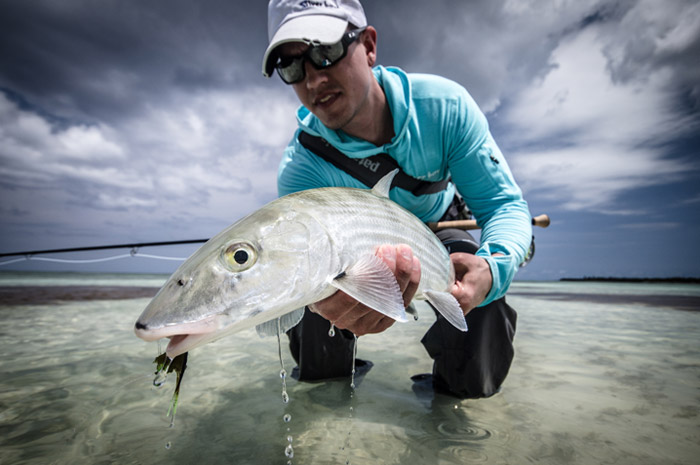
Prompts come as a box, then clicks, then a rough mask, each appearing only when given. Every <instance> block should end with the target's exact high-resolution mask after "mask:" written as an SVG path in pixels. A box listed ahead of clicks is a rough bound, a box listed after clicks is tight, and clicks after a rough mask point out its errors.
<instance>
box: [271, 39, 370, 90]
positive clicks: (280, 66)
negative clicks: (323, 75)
mask: <svg viewBox="0 0 700 465" xmlns="http://www.w3.org/2000/svg"><path fill="white" fill-rule="evenodd" d="M364 30H365V28H362V29H353V30H352V31H348V32H346V33H345V35H343V37H342V38H341V39H340V40H339V41H338V42H336V43H334V44H330V45H311V46H310V47H309V48H307V49H306V51H304V53H302V54H301V55H299V56H295V57H284V56H281V57H277V63H276V64H275V68H277V74H279V75H280V77H281V78H282V80H283V81H284V82H285V83H287V84H296V83H297V82H301V81H302V80H303V79H304V78H305V77H306V72H305V70H304V62H305V61H306V60H309V63H311V65H312V66H313V67H314V68H316V69H325V68H330V67H331V66H333V65H334V64H336V63H338V62H339V61H340V60H342V59H343V58H345V56H346V55H347V54H348V47H350V44H352V43H353V42H355V41H356V40H357V39H358V37H360V34H362V31H364Z"/></svg>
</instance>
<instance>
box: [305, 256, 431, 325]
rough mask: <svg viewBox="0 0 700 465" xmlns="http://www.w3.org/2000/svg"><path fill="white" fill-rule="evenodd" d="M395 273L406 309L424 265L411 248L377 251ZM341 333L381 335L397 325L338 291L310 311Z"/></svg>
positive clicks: (313, 306) (312, 306) (311, 307)
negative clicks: (331, 323)
mask: <svg viewBox="0 0 700 465" xmlns="http://www.w3.org/2000/svg"><path fill="white" fill-rule="evenodd" d="M375 253H376V255H377V256H378V257H379V258H381V259H382V261H383V262H384V263H385V264H386V266H387V267H388V268H389V269H390V270H391V272H392V273H394V275H395V277H396V282H397V283H398V285H399V289H400V291H401V294H402V297H403V305H404V307H406V306H408V304H409V303H410V302H411V300H412V299H413V296H414V295H415V294H416V291H417V290H418V286H419V284H420V275H421V269H420V262H419V261H418V259H417V258H416V257H414V255H413V251H412V250H411V248H410V247H409V246H408V245H405V244H401V245H398V246H393V245H382V246H380V247H378V248H377V250H376V251H375ZM309 308H310V309H311V311H313V312H316V313H318V314H319V315H321V316H322V317H324V318H325V319H327V320H329V321H331V322H333V324H334V325H335V326H336V327H337V328H340V329H348V330H350V331H352V332H353V333H354V334H355V335H357V336H361V335H364V334H371V333H380V332H382V331H384V330H386V329H388V328H389V327H391V326H392V325H393V324H394V322H395V321H394V320H393V319H392V318H389V317H387V316H385V315H383V314H381V313H379V312H377V311H375V310H373V309H371V308H369V307H367V306H365V305H363V304H361V303H359V302H358V301H356V300H355V299H353V298H352V297H350V296H349V295H347V294H345V293H344V292H342V291H338V292H336V293H335V294H333V295H332V296H330V297H327V298H326V299H323V300H321V301H320V302H317V303H315V304H313V305H311V306H310V307H309Z"/></svg>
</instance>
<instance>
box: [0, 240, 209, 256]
mask: <svg viewBox="0 0 700 465" xmlns="http://www.w3.org/2000/svg"><path fill="white" fill-rule="evenodd" d="M208 240H209V239H190V240H186V241H166V242H135V243H132V244H114V245H96V246H92V247H73V248H69V249H48V250H29V251H25V252H10V253H0V257H17V256H27V255H29V256H31V255H43V254H49V253H64V252H87V251H90V250H108V249H138V248H140V247H159V246H163V245H182V244H201V243H203V242H206V241H208Z"/></svg>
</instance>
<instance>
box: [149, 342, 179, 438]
mask: <svg viewBox="0 0 700 465" xmlns="http://www.w3.org/2000/svg"><path fill="white" fill-rule="evenodd" d="M153 363H155V364H156V372H155V375H156V377H155V379H154V380H153V385H154V386H162V385H163V383H164V382H165V377H166V376H167V374H168V373H172V372H173V371H174V372H175V374H176V375H177V379H176V381H175V392H174V393H173V399H172V403H171V404H170V408H169V409H168V414H167V415H168V416H169V417H171V420H170V427H172V426H173V425H174V424H175V413H176V412H177V399H178V396H179V395H180V385H181V383H182V377H183V376H184V375H185V369H186V368H187V352H185V353H184V354H180V355H178V356H177V357H175V358H174V359H170V358H168V356H167V355H165V354H164V353H163V354H160V355H159V356H157V357H156V358H155V360H153Z"/></svg>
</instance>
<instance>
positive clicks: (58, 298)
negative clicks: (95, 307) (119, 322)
mask: <svg viewBox="0 0 700 465" xmlns="http://www.w3.org/2000/svg"><path fill="white" fill-rule="evenodd" d="M157 292H158V288H157V287H147V286H0V306H3V305H46V304H53V303H57V302H74V301H91V300H124V299H141V298H152V297H153V296H155V295H156V293H157Z"/></svg>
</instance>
